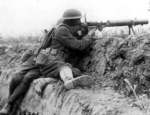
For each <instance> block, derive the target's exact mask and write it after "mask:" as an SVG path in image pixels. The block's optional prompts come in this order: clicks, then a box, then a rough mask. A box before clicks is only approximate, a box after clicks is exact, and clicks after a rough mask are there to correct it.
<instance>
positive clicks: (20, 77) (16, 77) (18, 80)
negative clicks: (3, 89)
mask: <svg viewBox="0 0 150 115" xmlns="http://www.w3.org/2000/svg"><path fill="white" fill-rule="evenodd" d="M23 78H24V74H23V73H22V72H19V73H16V74H14V75H13V77H12V79H11V81H10V84H9V96H11V95H12V94H13V92H14V90H15V89H16V88H17V86H18V85H19V84H20V83H21V82H22V80H23Z"/></svg>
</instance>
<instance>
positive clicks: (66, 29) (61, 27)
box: [56, 24, 70, 31]
mask: <svg viewBox="0 0 150 115" xmlns="http://www.w3.org/2000/svg"><path fill="white" fill-rule="evenodd" d="M56 31H70V29H69V27H68V26H67V25H64V24H62V25H59V26H58V27H57V28H56Z"/></svg>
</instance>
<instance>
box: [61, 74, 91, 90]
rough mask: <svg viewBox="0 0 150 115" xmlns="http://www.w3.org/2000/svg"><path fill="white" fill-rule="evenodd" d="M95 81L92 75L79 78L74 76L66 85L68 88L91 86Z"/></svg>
mask: <svg viewBox="0 0 150 115" xmlns="http://www.w3.org/2000/svg"><path fill="white" fill-rule="evenodd" d="M93 83H94V81H93V79H92V77H91V76H88V75H82V76H79V77H77V78H74V79H72V80H69V81H67V82H65V83H64V86H65V88H66V89H73V88H76V87H91V85H92V84H93Z"/></svg>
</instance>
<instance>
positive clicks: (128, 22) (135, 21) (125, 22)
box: [107, 20, 148, 26]
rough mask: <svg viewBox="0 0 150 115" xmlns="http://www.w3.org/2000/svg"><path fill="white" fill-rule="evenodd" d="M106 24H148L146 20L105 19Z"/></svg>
mask: <svg viewBox="0 0 150 115" xmlns="http://www.w3.org/2000/svg"><path fill="white" fill-rule="evenodd" d="M107 24H108V26H132V25H144V24H148V20H123V21H107Z"/></svg>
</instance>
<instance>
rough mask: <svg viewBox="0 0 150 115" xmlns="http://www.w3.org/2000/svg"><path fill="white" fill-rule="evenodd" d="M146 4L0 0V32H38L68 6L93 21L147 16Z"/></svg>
mask: <svg viewBox="0 0 150 115" xmlns="http://www.w3.org/2000/svg"><path fill="white" fill-rule="evenodd" d="M149 4H150V2H149V0H0V33H2V35H13V36H16V35H17V36H18V35H27V34H37V33H40V32H41V31H42V30H43V29H44V28H49V27H51V25H53V24H55V22H56V21H57V20H58V19H59V18H61V16H62V14H63V12H64V10H66V9H69V8H77V9H79V10H81V11H82V13H83V14H84V13H86V15H87V19H88V20H92V21H105V20H118V19H134V18H137V19H150V12H148V8H149Z"/></svg>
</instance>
